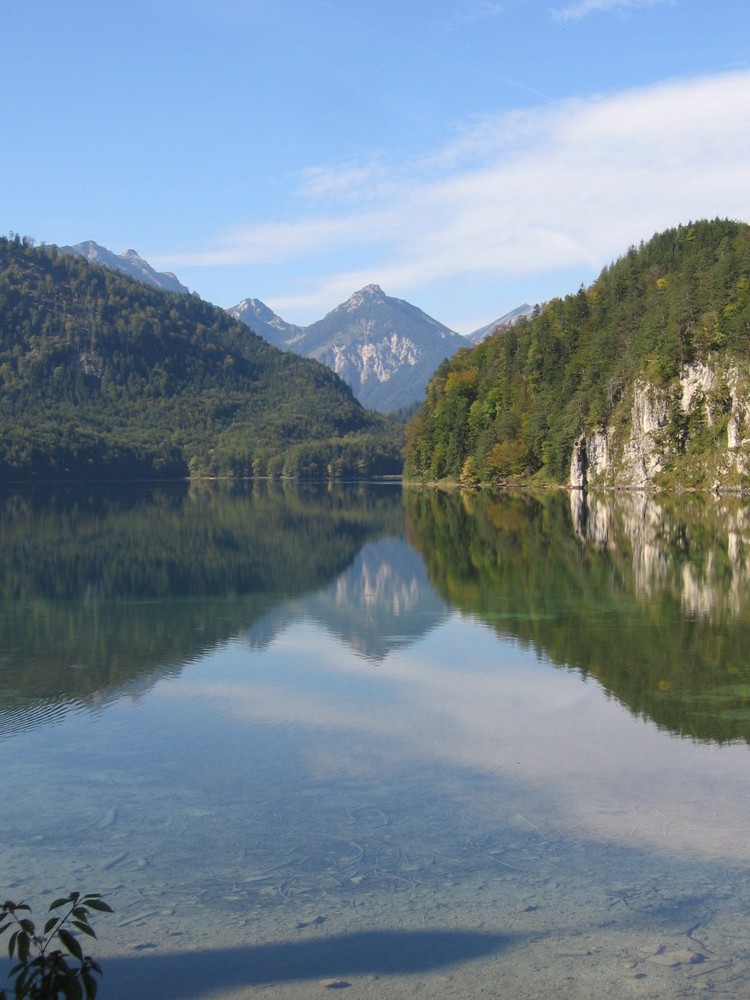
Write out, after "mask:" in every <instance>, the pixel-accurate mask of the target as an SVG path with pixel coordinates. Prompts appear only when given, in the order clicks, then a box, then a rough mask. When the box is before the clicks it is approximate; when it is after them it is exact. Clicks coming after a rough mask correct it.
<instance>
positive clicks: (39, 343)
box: [0, 237, 400, 479]
mask: <svg viewBox="0 0 750 1000" xmlns="http://www.w3.org/2000/svg"><path fill="white" fill-rule="evenodd" d="M399 468H400V440H399V431H398V427H397V425H396V424H395V423H392V422H389V421H387V420H385V419H384V418H382V417H380V416H379V415H377V414H374V413H370V412H368V411H366V410H364V409H363V408H362V406H360V404H359V403H358V402H357V401H356V400H355V399H354V397H353V396H352V394H351V391H350V389H349V388H348V387H347V386H346V385H345V384H344V383H343V382H342V381H341V380H340V379H339V378H338V377H337V376H336V375H335V374H334V373H333V372H331V371H330V370H329V369H327V368H326V367H324V366H323V365H321V364H318V363H317V362H313V361H309V360H306V359H303V358H300V357H298V356H296V355H294V354H284V353H282V352H280V351H278V350H277V349H275V348H273V347H271V346H270V345H269V344H267V343H265V342H264V341H263V340H262V339H261V338H259V337H257V336H255V335H254V334H253V333H251V332H250V331H249V330H248V328H247V327H246V326H244V325H243V324H241V323H238V322H236V321H234V320H232V319H231V318H230V317H229V316H228V315H227V314H226V313H225V312H224V310H222V309H219V308H217V307H215V306H212V305H209V304H208V303H206V302H204V301H202V300H201V299H199V298H197V297H195V296H190V295H184V294H182V295H180V294H176V293H175V294H171V293H168V292H164V291H160V290H155V289H151V288H148V287H147V286H144V285H143V284H140V283H138V282H136V281H133V280H131V279H129V278H127V277H125V276H123V275H120V274H118V273H116V272H114V271H110V270H107V269H105V268H101V267H97V266H93V265H91V264H89V263H87V262H85V261H84V260H81V259H79V258H77V257H74V256H70V255H64V254H61V253H59V252H58V251H57V250H56V249H55V248H54V247H35V246H33V244H32V243H31V241H29V240H27V239H20V238H19V237H14V238H11V239H0V475H2V477H3V478H5V479H9V478H29V477H38V478H61V477H69V476H75V477H84V478H90V477H96V478H98V477H102V476H109V477H114V478H122V477H139V476H145V477H152V476H164V477H170V476H182V475H187V474H192V475H205V474H210V475H234V476H240V475H241V476H245V475H253V474H255V475H266V474H271V475H279V474H284V475H291V476H326V475H332V476H342V475H350V474H359V475H372V474H379V473H392V472H397V471H399Z"/></svg>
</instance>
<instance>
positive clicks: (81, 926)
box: [73, 920, 96, 938]
mask: <svg viewBox="0 0 750 1000" xmlns="http://www.w3.org/2000/svg"><path fill="white" fill-rule="evenodd" d="M73 926H74V927H77V928H78V930H79V931H81V933H83V934H88V936H89V937H93V938H95V937H96V934H95V933H94V928H93V927H92V926H91V924H90V923H88V921H85V920H74V921H73Z"/></svg>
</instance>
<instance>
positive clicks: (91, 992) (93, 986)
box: [0, 969, 99, 1000]
mask: <svg viewBox="0 0 750 1000" xmlns="http://www.w3.org/2000/svg"><path fill="white" fill-rule="evenodd" d="M81 979H82V980H83V987H84V989H85V991H86V996H87V997H88V998H89V1000H95V998H96V991H97V990H98V989H99V984H98V983H97V981H96V980H95V979H94V977H93V976H92V975H91V973H90V972H89V971H88V969H84V970H83V971H82V972H81ZM0 1000H1V998H0Z"/></svg>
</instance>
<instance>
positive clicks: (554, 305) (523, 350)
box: [406, 220, 750, 482]
mask: <svg viewBox="0 0 750 1000" xmlns="http://www.w3.org/2000/svg"><path fill="white" fill-rule="evenodd" d="M749 346H750V226H747V225H746V224H744V223H739V222H729V221H721V220H714V221H711V222H698V223H695V224H689V225H686V226H679V227H677V228H675V229H670V230H668V231H666V232H664V233H661V234H659V235H657V236H654V237H653V239H651V240H650V241H649V242H648V243H646V244H642V245H641V246H640V247H638V248H636V247H631V248H630V249H629V250H628V252H627V253H626V254H625V256H623V257H622V258H621V259H619V260H617V261H616V262H615V263H613V264H612V265H611V266H609V267H606V268H605V269H604V270H603V271H602V273H601V275H600V276H599V278H598V279H597V280H596V282H595V283H594V284H593V285H592V286H591V287H590V288H583V287H581V288H580V289H579V291H578V292H577V293H575V294H572V295H568V296H567V297H565V298H563V299H555V300H553V301H551V302H549V303H548V304H547V305H546V306H545V307H544V308H543V309H536V310H535V311H534V314H533V315H532V316H531V317H530V318H528V319H522V320H520V321H519V322H518V323H517V324H515V325H514V326H512V327H510V328H508V329H507V330H505V331H502V332H500V333H498V334H495V335H493V336H492V337H490V338H489V339H488V340H486V341H484V342H483V343H481V344H479V345H478V346H477V347H475V348H473V349H467V350H462V351H460V352H459V353H458V354H456V355H454V356H453V357H452V358H450V359H449V360H447V361H445V362H444V363H443V364H442V365H441V366H440V368H439V369H438V371H437V373H436V375H435V377H434V378H433V379H432V381H431V383H430V385H429V386H428V390H427V396H426V400H425V403H424V405H423V406H422V408H421V410H420V412H419V414H418V416H417V417H416V418H415V419H414V420H413V421H412V422H411V424H410V426H409V428H408V429H407V451H406V474H407V476H410V477H412V478H414V479H420V480H435V479H441V478H444V477H447V478H452V479H463V480H465V481H468V482H478V481H483V482H498V481H503V480H508V479H513V478H522V479H529V478H536V479H537V480H547V481H554V482H564V481H566V480H567V478H568V475H569V470H570V467H571V457H572V455H573V452H574V448H575V446H576V442H577V441H578V440H579V439H581V436H582V435H586V434H589V433H594V432H600V433H601V434H602V439H601V441H602V442H603V444H602V447H604V448H606V447H608V448H609V451H610V457H609V459H608V461H609V464H610V466H612V459H611V454H612V453H614V449H615V446H621V447H622V448H624V447H625V446H626V444H627V442H626V444H622V441H621V440H620V439H619V438H618V437H617V435H618V433H619V432H618V428H621V430H622V433H621V438H622V440H624V436H626V433H629V430H628V431H627V432H626V430H625V428H629V427H630V424H631V414H632V410H633V407H634V405H635V404H634V402H633V401H634V399H635V395H634V393H637V386H638V385H639V384H640V385H645V386H647V387H648V389H649V391H650V390H651V389H653V391H654V392H656V393H659V392H661V393H662V395H661V396H660V397H659V399H660V400H664V401H666V402H664V403H660V406H662V409H663V411H664V413H663V415H660V416H659V418H658V420H655V422H654V423H655V427H656V430H654V432H653V434H652V437H653V440H654V442H656V444H655V447H659V448H660V449H661V450H662V452H663V455H665V456H667V459H668V461H667V460H666V459H665V461H664V462H662V463H661V464H660V465H659V466H658V469H657V472H658V475H661V476H662V477H666V476H667V475H668V474H671V475H672V476H678V474H679V470H680V468H681V466H680V462H681V461H683V460H684V461H685V462H687V458H686V457H685V456H688V457H690V456H692V459H691V460H692V461H693V465H692V466H691V469H692V472H691V475H692V476H693V477H694V480H695V481H696V482H697V481H699V480H700V475H699V474H698V473H696V472H695V468H696V465H695V457H696V455H699V454H704V455H705V454H708V453H710V451H711V449H712V448H713V447H714V444H715V443H716V442H717V441H718V440H719V438H720V436H721V435H722V434H724V436H726V431H727V424H728V421H729V419H730V410H732V407H733V406H734V403H735V402H737V400H736V399H735V398H734V397H735V396H737V394H738V393H739V392H740V390H739V389H738V386H739V385H740V383H741V381H742V379H744V378H745V377H746V375H747V376H748V380H750V372H748V361H749V359H750V352H749V351H748V348H749ZM691 365H692V366H696V365H702V366H710V367H709V368H705V369H703V368H702V369H701V372H705V371H707V372H708V373H709V375H710V377H708V376H705V377H704V376H703V375H701V377H702V378H703V389H702V395H700V399H699V403H700V405H699V406H698V405H697V404H695V406H693V408H692V409H689V408H683V406H682V403H681V401H682V400H683V399H684V396H685V389H684V384H683V383H680V378H681V377H683V381H684V376H685V372H687V371H689V370H691V369H690V366H691ZM634 387H636V388H634ZM703 390H705V391H703ZM691 400H692V397H691ZM740 402H741V403H742V406H740V408H739V409H738V410H737V412H736V413H734V411H732V412H733V414H734V416H733V419H735V418H736V421H737V426H738V427H739V426H740V425H741V424H742V425H744V422H746V413H745V410H746V409H747V396H745V397H744V402H743V401H742V400H740ZM692 405H693V404H692V401H691V406H692ZM657 431H658V433H657ZM649 433H651V430H649ZM740 437H741V434H740V435H739V436H738V435H735V437H734V438H733V441H735V444H737V442H738V441H739V438H740ZM735 439H736V440H735ZM618 442H619V444H618ZM685 468H687V466H685ZM733 468H734V472H735V474H737V475H739V473H737V466H736V463H735V466H733ZM670 470H671V472H670ZM675 470H677V471H675ZM610 472H611V469H610ZM611 474H612V475H614V474H615V473H611ZM743 475H745V473H743ZM664 481H669V480H664Z"/></svg>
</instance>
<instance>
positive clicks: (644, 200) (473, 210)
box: [159, 70, 750, 315]
mask: <svg viewBox="0 0 750 1000" xmlns="http://www.w3.org/2000/svg"><path fill="white" fill-rule="evenodd" d="M749 93H750V71H747V70H745V71H741V72H733V73H726V74H722V75H718V76H713V77H701V78H697V79H690V80H674V81H669V82H666V83H661V84H658V85H655V86H651V87H645V88H639V89H634V90H630V91H626V92H623V93H621V94H616V95H613V96H596V97H591V98H588V99H585V100H584V99H578V100H568V101H564V102H558V103H554V104H550V105H547V106H545V107H542V108H536V109H531V110H528V111H523V112H519V111H515V112H512V113H510V114H504V115H498V116H494V117H486V118H482V119H481V120H477V121H474V122H472V123H470V124H469V125H468V126H467V127H466V128H465V129H464V130H463V131H461V132H460V134H457V135H456V136H455V137H454V139H453V141H451V142H449V143H447V144H446V145H445V146H443V147H442V148H440V149H437V150H434V151H432V152H431V153H430V154H429V155H427V154H425V155H424V156H423V157H422V158H420V159H419V160H416V161H409V162H404V163H396V164H392V163H391V164H389V163H387V162H386V161H385V160H378V161H377V163H366V164H363V165H361V166H357V165H347V166H346V167H345V168H341V167H340V166H334V167H331V168H327V167H324V166H323V167H316V168H315V169H312V170H310V171H309V172H307V173H306V174H305V176H304V178H303V179H302V183H301V184H300V185H299V186H298V189H297V192H296V197H294V198H292V199H290V205H291V208H292V210H294V209H295V208H296V207H299V210H300V211H299V214H298V216H297V217H296V218H294V219H292V220H291V221H280V222H273V221H270V222H261V223H259V224H257V225H251V226H247V227H239V228H236V229H234V230H233V231H231V232H229V233H226V234H225V235H224V236H222V237H220V238H219V239H217V241H216V243H215V245H214V246H212V247H208V248H207V249H206V250H204V251H202V252H200V253H195V254H191V255H182V256H172V257H170V258H162V259H161V260H160V261H159V266H161V267H169V269H175V268H178V267H179V265H181V264H191V265H213V266H221V265H232V264H233V265H237V264H246V265H247V264H253V265H258V264H268V263H276V264H283V265H288V266H290V267H292V266H294V267H296V268H298V269H299V271H300V272H301V271H302V270H304V272H305V274H306V277H305V279H304V282H305V283H304V284H303V283H302V281H301V279H300V280H298V282H297V287H296V288H294V287H292V286H291V284H290V287H289V294H288V295H286V296H285V297H284V298H279V297H278V296H277V297H276V299H275V300H274V308H281V307H284V306H287V307H291V306H295V307H298V306H302V305H306V306H308V307H309V308H311V309H313V308H314V309H315V310H316V311H317V310H319V309H323V308H324V309H329V308H332V307H333V306H334V305H336V304H337V303H338V302H339V301H341V297H343V298H345V297H346V296H347V295H349V294H351V291H352V290H353V289H354V288H356V287H360V285H361V284H366V283H368V282H370V281H377V282H378V283H379V284H381V285H382V286H383V287H384V288H385V289H386V290H387V291H388V292H389V293H390V294H393V295H399V296H402V297H405V298H409V297H410V296H411V295H412V293H414V292H415V291H417V292H418V291H419V290H420V289H425V288H427V287H428V286H429V285H431V284H432V285H433V286H434V285H435V284H436V283H440V282H445V281H446V280H453V279H456V278H458V277H460V276H476V275H497V276H502V279H503V280H505V279H508V278H513V277H521V276H525V277H528V276H529V275H543V274H547V273H551V272H552V271H554V270H556V269H563V268H569V267H571V266H578V265H580V267H581V269H582V270H586V271H588V272H591V273H592V275H593V274H595V273H597V271H598V270H599V268H601V266H603V265H604V264H606V263H609V261H611V260H612V259H613V258H614V257H617V256H619V255H620V254H621V253H623V252H624V251H625V250H626V249H627V247H628V246H629V245H630V244H631V243H637V242H638V241H639V240H640V239H648V238H649V237H650V236H651V235H653V233H654V232H657V231H659V230H660V229H663V228H666V227H668V226H672V225H677V224H678V223H681V222H687V221H690V220H692V219H698V218H713V217H716V216H719V217H725V216H727V217H732V218H740V219H742V218H746V217H747V216H748V207H749V206H750V171H748V170H747V163H748V161H750V102H749V101H748V94H749ZM311 261H312V262H314V267H312V268H311V267H310V262H311ZM572 290H574V289H571V291H572ZM337 296H341V297H337ZM282 315H283V312H282Z"/></svg>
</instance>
